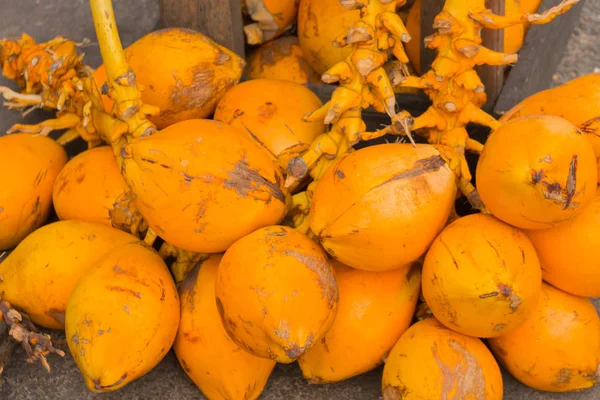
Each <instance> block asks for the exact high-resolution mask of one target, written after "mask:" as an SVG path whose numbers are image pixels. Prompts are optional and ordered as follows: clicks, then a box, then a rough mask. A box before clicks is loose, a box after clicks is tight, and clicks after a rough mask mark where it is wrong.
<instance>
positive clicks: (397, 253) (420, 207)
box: [310, 143, 457, 271]
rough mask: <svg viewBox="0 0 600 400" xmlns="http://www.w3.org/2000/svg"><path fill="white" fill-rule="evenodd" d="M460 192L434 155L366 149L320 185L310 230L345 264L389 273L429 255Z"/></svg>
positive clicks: (424, 148)
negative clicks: (429, 250) (424, 255)
mask: <svg viewBox="0 0 600 400" xmlns="http://www.w3.org/2000/svg"><path fill="white" fill-rule="evenodd" d="M456 192H457V188H456V178H455V175H454V173H453V171H452V170H451V169H450V167H449V166H448V164H447V163H446V161H445V160H444V158H442V156H441V155H440V152H439V151H438V150H437V149H436V148H435V147H433V146H431V145H426V144H417V145H416V146H413V145H412V144H406V143H397V144H381V145H376V146H369V147H366V148H363V149H360V150H357V151H355V152H353V153H350V154H348V155H347V156H345V157H342V158H341V159H339V160H338V161H336V163H335V164H334V165H332V166H331V167H330V168H329V169H328V170H327V171H326V172H325V173H324V174H323V176H322V177H321V178H320V179H319V181H318V183H317V186H316V188H315V191H314V195H313V199H312V204H311V210H310V228H311V230H312V232H313V233H314V234H315V235H316V236H317V238H318V240H319V241H320V242H321V244H322V245H323V247H324V248H325V249H326V250H327V251H328V252H329V253H330V254H331V255H332V256H334V257H335V258H337V259H338V260H339V261H341V262H342V263H344V264H346V265H348V266H351V267H354V268H358V269H363V270H367V271H387V270H392V269H396V268H400V267H402V266H404V265H407V264H410V263H411V262H413V261H415V260H417V259H418V258H419V257H421V256H422V255H423V254H424V253H425V252H426V251H427V249H428V248H429V246H430V245H431V243H432V242H433V240H434V239H435V237H436V236H437V235H438V233H439V232H440V231H441V230H442V229H443V227H444V225H445V224H446V221H447V220H448V217H449V215H450V211H451V210H452V209H453V207H454V201H455V199H456Z"/></svg>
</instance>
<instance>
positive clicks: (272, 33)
mask: <svg viewBox="0 0 600 400" xmlns="http://www.w3.org/2000/svg"><path fill="white" fill-rule="evenodd" d="M242 4H243V5H244V6H245V7H244V11H246V12H247V13H248V15H249V16H250V18H252V20H253V21H255V22H254V23H252V24H249V25H246V26H244V33H245V34H246V41H247V42H248V44H261V43H266V42H268V41H270V40H273V39H275V38H277V37H279V36H280V35H281V34H283V33H284V32H285V31H288V30H290V29H291V28H292V26H293V25H294V23H295V22H296V16H297V14H298V0H242Z"/></svg>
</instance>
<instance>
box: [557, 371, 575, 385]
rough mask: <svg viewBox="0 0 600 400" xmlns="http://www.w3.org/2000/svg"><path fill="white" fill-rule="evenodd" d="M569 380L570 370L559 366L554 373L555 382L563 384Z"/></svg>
mask: <svg viewBox="0 0 600 400" xmlns="http://www.w3.org/2000/svg"><path fill="white" fill-rule="evenodd" d="M570 381H571V370H570V369H569V368H561V369H560V370H559V371H558V374H556V383H558V384H559V385H560V384H563V383H569V382H570Z"/></svg>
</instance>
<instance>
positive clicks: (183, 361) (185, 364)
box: [181, 358, 192, 373]
mask: <svg viewBox="0 0 600 400" xmlns="http://www.w3.org/2000/svg"><path fill="white" fill-rule="evenodd" d="M181 366H182V367H183V370H184V371H185V372H187V373H191V372H192V370H191V369H190V367H188V365H187V362H186V361H185V360H184V359H183V358H182V359H181Z"/></svg>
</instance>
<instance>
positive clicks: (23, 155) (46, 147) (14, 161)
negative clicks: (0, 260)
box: [0, 133, 67, 251]
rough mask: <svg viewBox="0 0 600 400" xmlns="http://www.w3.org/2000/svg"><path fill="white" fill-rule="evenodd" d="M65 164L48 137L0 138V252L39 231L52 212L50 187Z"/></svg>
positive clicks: (60, 150)
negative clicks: (0, 187)
mask: <svg viewBox="0 0 600 400" xmlns="http://www.w3.org/2000/svg"><path fill="white" fill-rule="evenodd" d="M66 162H67V153H66V152H65V150H64V149H63V148H62V147H61V146H60V145H59V144H58V143H56V142H55V141H54V140H52V139H51V138H48V137H45V136H40V135H32V134H29V133H18V134H14V135H7V136H1V137H0V182H2V190H1V191H0V251H1V250H6V249H9V248H11V247H14V246H16V245H17V244H19V242H20V241H21V240H23V238H25V237H26V236H27V235H29V234H30V233H31V232H33V231H34V230H36V229H37V228H39V227H40V226H41V225H42V224H43V223H44V222H46V220H47V219H48V215H50V211H51V209H52V188H53V185H54V181H55V180H56V177H57V176H58V174H59V172H60V170H61V169H62V167H63V166H64V165H65V163H66Z"/></svg>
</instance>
